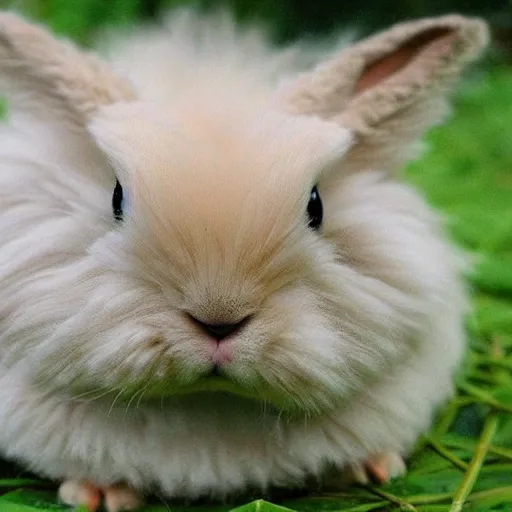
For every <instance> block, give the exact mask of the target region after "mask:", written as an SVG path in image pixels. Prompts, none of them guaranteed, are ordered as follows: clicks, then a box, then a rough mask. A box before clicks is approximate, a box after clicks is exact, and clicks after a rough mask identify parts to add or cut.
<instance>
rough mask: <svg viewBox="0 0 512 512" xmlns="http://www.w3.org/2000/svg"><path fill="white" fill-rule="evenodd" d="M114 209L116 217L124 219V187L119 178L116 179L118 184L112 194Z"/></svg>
mask: <svg viewBox="0 0 512 512" xmlns="http://www.w3.org/2000/svg"><path fill="white" fill-rule="evenodd" d="M112 211H113V213H114V219H116V220H123V187H122V186H121V183H119V180H116V186H115V187H114V193H113V194H112Z"/></svg>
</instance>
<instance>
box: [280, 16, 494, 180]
mask: <svg viewBox="0 0 512 512" xmlns="http://www.w3.org/2000/svg"><path fill="white" fill-rule="evenodd" d="M487 40H488V30H487V26H486V24H485V23H484V22H483V21H481V20H478V19H472V18H466V17H463V16H458V15H449V16H443V17H438V18H429V19H423V20H419V21H412V22H407V23H402V24H399V25H396V26H394V27H392V28H391V29H389V30H387V31H385V32H382V33H380V34H377V35H376V36H373V37H370V38H368V39H366V40H363V41H361V42H359V43H356V44H355V45H353V46H350V47H348V48H347V49H345V50H344V51H342V52H341V54H339V55H338V56H337V57H335V58H334V59H332V60H331V61H328V62H326V63H324V64H322V65H320V66H319V67H317V68H316V69H315V70H313V71H312V72H311V73H309V74H305V75H303V76H301V77H299V78H298V79H297V80H296V81H295V82H294V83H291V84H287V85H285V86H284V87H283V88H282V89H281V90H280V91H279V94H278V101H280V102H281V104H283V102H284V104H285V106H286V108H287V109H288V110H291V111H292V112H295V113H300V114H312V115H317V116H321V117H325V118H330V119H333V120H337V121H339V122H340V123H341V124H343V125H344V126H346V127H348V128H350V129H351V130H352V131H353V133H354V135H355V138H356V144H355V145H354V146H353V149H352V151H351V153H350V155H348V158H347V166H348V167H349V168H353V169H360V168H365V167H368V166H369V167H373V168H376V167H378V168H380V169H387V170H389V169H393V168H396V166H398V165H400V164H402V163H403V162H404V160H406V159H407V158H408V157H409V156H410V155H409V154H408V151H407V150H408V148H409V147H410V145H411V143H412V142H413V141H415V140H417V139H418V138H419V137H421V135H422V134H423V132H424V131H425V130H426V129H428V128H429V127H430V126H432V125H434V124H436V123H438V122H439V121H441V120H442V119H443V115H444V113H445V107H446V96H447V93H448V90H449V88H450V85H452V84H453V82H454V81H455V80H456V79H457V78H458V77H459V75H460V74H461V72H462V71H463V69H464V67H465V66H466V65H467V64H468V63H469V62H471V61H473V60H474V59H476V58H477V57H478V55H479V54H480V52H481V51H482V49H483V48H484V47H485V46H486V44H487Z"/></svg>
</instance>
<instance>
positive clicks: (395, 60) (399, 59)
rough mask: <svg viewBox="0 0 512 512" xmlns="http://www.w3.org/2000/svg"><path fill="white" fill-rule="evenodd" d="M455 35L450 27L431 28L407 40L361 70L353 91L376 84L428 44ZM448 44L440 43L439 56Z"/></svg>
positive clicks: (444, 40)
mask: <svg viewBox="0 0 512 512" xmlns="http://www.w3.org/2000/svg"><path fill="white" fill-rule="evenodd" d="M453 37H455V34H454V30H453V29H450V28H432V29H430V30H427V31H425V32H423V33H421V34H419V35H417V36H416V37H414V38H412V39H410V40H409V41H407V42H406V43H405V44H404V45H403V46H401V47H400V48H398V49H396V50H395V51H394V52H393V53H390V54H389V55H386V56H385V57H382V58H381V59H379V60H377V61H375V62H372V63H371V64H370V65H368V66H367V67H366V69H365V70H364V71H363V73H362V75H361V77H360V78H359V81H358V83H357V85H356V87H355V90H354V93H361V92H363V91H365V90H366V89H369V88H370V87H373V86H375V85H377V84H378V83H379V82H382V81H383V80H385V79H386V78H388V77H390V76H391V75H392V74H394V73H396V72H397V71H399V70H400V69H402V68H404V67H405V66H406V65H407V64H408V63H409V62H410V61H411V60H412V59H413V58H414V57H416V56H417V55H418V54H419V53H421V52H422V51H423V50H425V49H426V48H427V47H430V46H434V45H435V46H437V45H436V44H435V43H438V42H441V41H440V40H442V42H443V43H446V42H451V40H452V39H453ZM449 48H450V46H449V45H446V44H442V45H440V47H439V48H438V53H439V55H440V56H441V55H442V54H443V53H444V51H443V49H444V50H449Z"/></svg>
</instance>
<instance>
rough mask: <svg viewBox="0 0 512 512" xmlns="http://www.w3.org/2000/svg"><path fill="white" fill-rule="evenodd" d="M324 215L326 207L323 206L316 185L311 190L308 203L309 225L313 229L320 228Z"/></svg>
mask: <svg viewBox="0 0 512 512" xmlns="http://www.w3.org/2000/svg"><path fill="white" fill-rule="evenodd" d="M323 217H324V208H323V206H322V200H321V199H320V194H319V193H318V189H317V187H316V185H315V186H314V187H313V189H312V190H311V195H310V196H309V203H308V218H309V222H308V226H309V227H310V228H311V229H320V226H321V225H322V219H323Z"/></svg>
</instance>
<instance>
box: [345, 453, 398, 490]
mask: <svg viewBox="0 0 512 512" xmlns="http://www.w3.org/2000/svg"><path fill="white" fill-rule="evenodd" d="M406 471H407V468H406V466H405V462H404V459H403V458H402V456H401V455H399V454H398V453H396V452H382V453H377V454H375V455H372V456H371V457H369V458H368V459H367V460H366V461H365V462H363V463H362V464H356V465H354V466H352V468H351V472H352V476H353V478H354V480H355V481H356V482H357V483H359V484H363V485H366V484H369V483H370V482H373V483H377V484H384V483H386V482H389V481H390V480H392V479H393V478H396V477H398V476H401V475H404V474H405V473H406Z"/></svg>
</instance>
